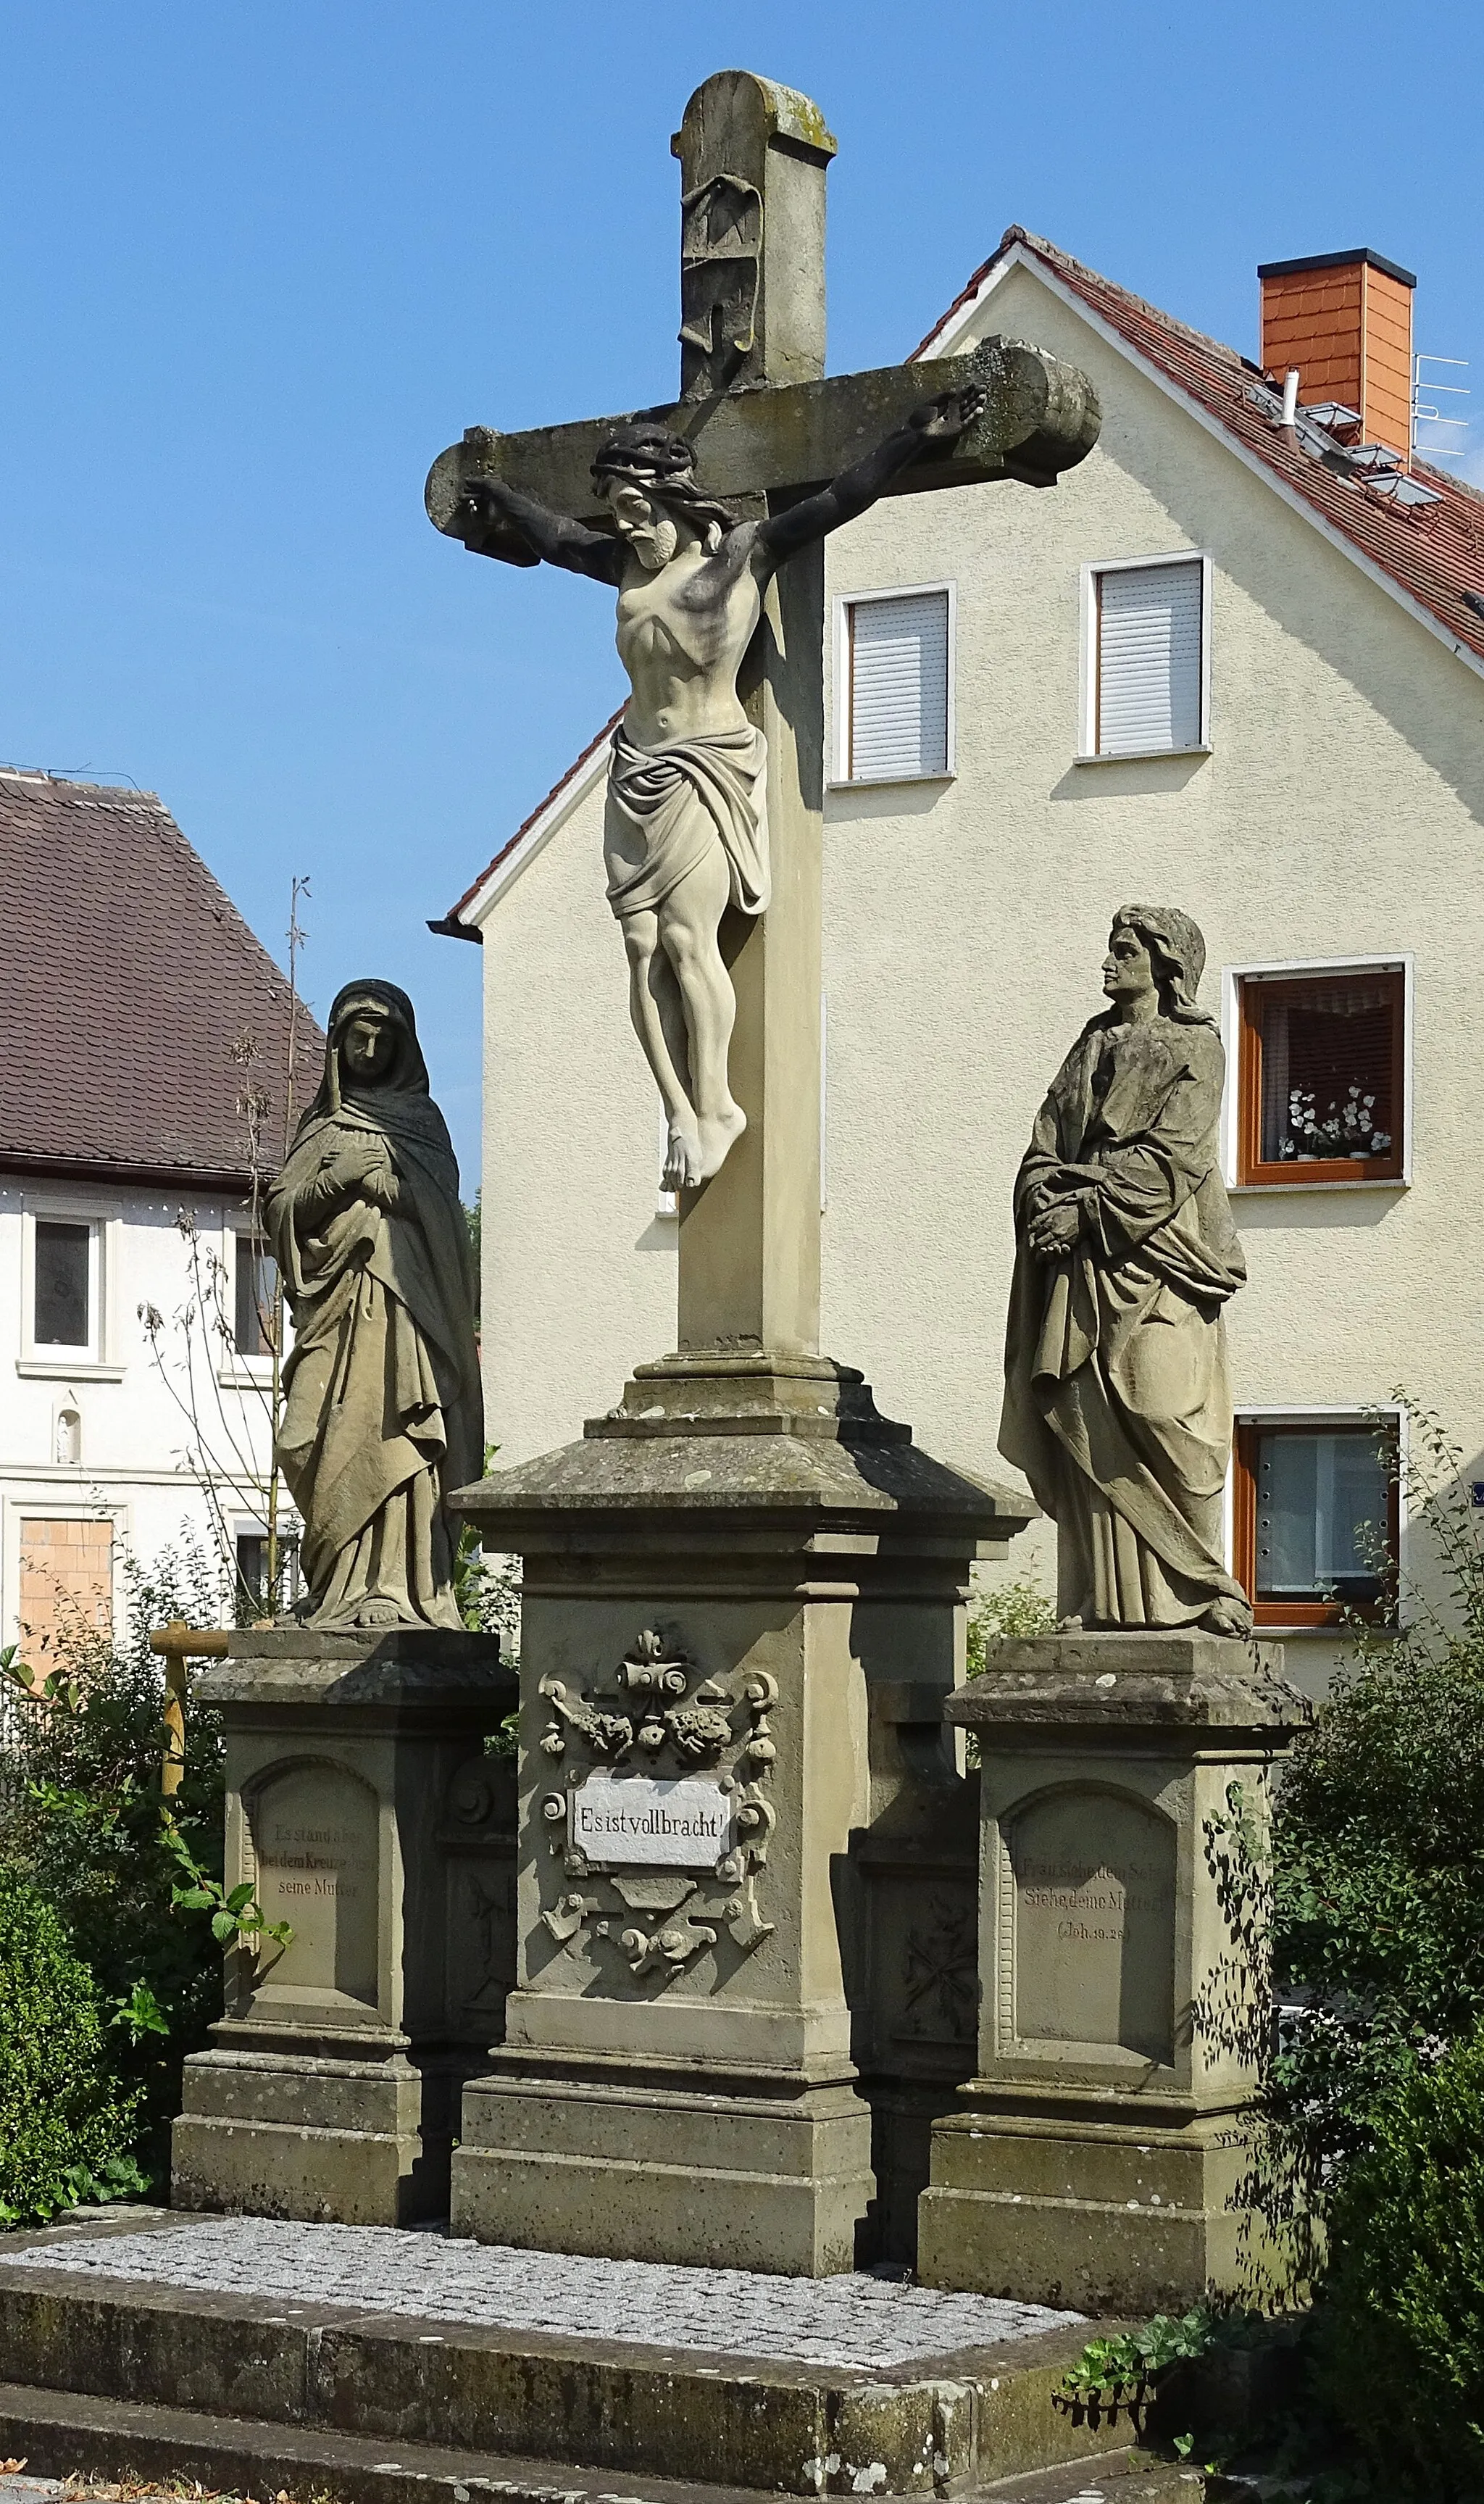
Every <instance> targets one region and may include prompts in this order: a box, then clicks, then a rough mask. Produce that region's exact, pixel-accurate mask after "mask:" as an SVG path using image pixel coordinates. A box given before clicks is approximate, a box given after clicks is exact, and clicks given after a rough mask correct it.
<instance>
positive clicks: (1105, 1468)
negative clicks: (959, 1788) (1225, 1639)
mask: <svg viewBox="0 0 1484 2504" xmlns="http://www.w3.org/2000/svg"><path fill="white" fill-rule="evenodd" d="M1224 1070H1225V1056H1224V1054H1223V1051H1222V1046H1221V1040H1220V1037H1219V1036H1218V1034H1217V1032H1216V1029H1215V1027H1214V1026H1212V1024H1211V1023H1210V1021H1209V1020H1208V1019H1206V1018H1204V1017H1202V1016H1201V1015H1200V1014H1199V1012H1196V1011H1190V1012H1188V1013H1187V1014H1186V1015H1185V1016H1183V1017H1168V1016H1164V1017H1159V1018H1156V1019H1155V1020H1154V1021H1152V1022H1151V1023H1150V1024H1148V1025H1129V1026H1123V1025H1120V1024H1118V1023H1117V1022H1116V1020H1115V1018H1114V1016H1113V1014H1112V1013H1111V1012H1109V1013H1108V1014H1106V1015H1104V1016H1101V1017H1097V1018H1094V1019H1093V1020H1092V1021H1091V1023H1090V1025H1088V1026H1087V1027H1086V1028H1085V1030H1084V1032H1083V1033H1082V1035H1081V1036H1080V1037H1079V1038H1078V1041H1077V1042H1076V1043H1075V1044H1074V1046H1073V1048H1072V1050H1071V1051H1070V1053H1068V1055H1067V1058H1066V1060H1065V1061H1063V1063H1062V1065H1061V1068H1060V1069H1059V1070H1058V1072H1057V1074H1056V1077H1055V1078H1054V1079H1053V1083H1052V1088H1051V1092H1050V1094H1049V1095H1048V1096H1047V1098H1046V1101H1045V1103H1044V1104H1043V1105H1042V1107H1041V1110H1040V1112H1039V1113H1038V1115H1037V1117H1036V1123H1035V1129H1034V1131H1033V1133H1032V1137H1031V1144H1030V1147H1029V1149H1028V1150H1027V1152H1026V1155H1025V1158H1024V1160H1023V1162H1022V1164H1021V1166H1020V1171H1019V1175H1018V1180H1017V1183H1016V1195H1015V1211H1016V1235H1017V1251H1016V1269H1015V1280H1014V1285H1013V1287H1012V1291H1011V1306H1010V1319H1009V1326H1008V1330H1007V1334H1006V1342H1005V1376H1006V1382H1005V1408H1004V1415H1003V1419H1002V1422H1001V1426H1000V1449H1001V1451H1002V1452H1003V1453H1004V1454H1005V1457H1006V1459H1007V1460H1010V1461H1013V1462H1014V1463H1015V1464H1016V1465H1017V1466H1018V1468H1019V1469H1021V1470H1023V1471H1024V1473H1025V1476H1026V1477H1027V1478H1028V1479H1029V1480H1030V1484H1031V1489H1032V1491H1033V1493H1034V1495H1035V1497H1036V1500H1037V1502H1038V1503H1039V1504H1041V1505H1042V1506H1043V1507H1044V1508H1045V1510H1046V1511H1047V1512H1048V1513H1051V1514H1052V1515H1053V1518H1054V1520H1055V1522H1056V1525H1057V1532H1058V1585H1059V1603H1060V1608H1061V1611H1062V1613H1063V1614H1064V1615H1067V1616H1078V1617H1082V1618H1083V1620H1084V1622H1085V1623H1086V1624H1087V1625H1101V1626H1142V1625H1148V1626H1181V1625H1189V1624H1191V1623H1193V1622H1195V1621H1196V1620H1197V1619H1198V1618H1199V1617H1202V1616H1203V1614H1204V1612H1205V1611H1206V1610H1207V1609H1208V1608H1209V1607H1210V1606H1211V1605H1212V1603H1213V1601H1215V1600H1217V1599H1218V1598H1220V1597H1223V1596H1225V1597H1227V1598H1231V1599H1235V1600H1238V1601H1242V1600H1243V1599H1244V1594H1243V1593H1242V1591H1241V1589H1240V1586H1239V1585H1238V1584H1237V1583H1236V1582H1233V1580H1232V1578H1231V1577H1230V1575H1229V1574H1228V1573H1227V1572H1226V1570H1225V1566H1224V1564H1223V1562H1222V1553H1223V1496H1224V1489H1225V1476H1226V1467H1227V1462H1228V1459H1229V1456H1230V1451H1231V1386H1230V1376H1229V1373H1228V1369H1227V1361H1226V1343H1225V1326H1224V1322H1223V1317H1222V1309H1223V1306H1224V1305H1225V1302H1226V1299H1227V1298H1228V1296H1230V1295H1231V1294H1232V1293H1233V1291H1234V1290H1235V1289H1236V1288H1237V1287H1239V1286H1240V1285H1241V1284H1242V1282H1243V1280H1244V1278H1245V1276H1246V1269H1245V1265H1244V1263H1243V1260H1242V1252H1241V1246H1240V1244H1239V1242H1238V1240H1237V1235H1236V1229H1235V1227H1234V1225H1233V1223H1232V1218H1231V1210H1230V1205H1229V1203H1228V1201H1227V1198H1226V1192H1225V1185H1224V1183H1223V1181H1222V1176H1221V1170H1220V1165H1219V1162H1218V1130H1219V1123H1220V1115H1221V1101H1222V1081H1223V1076H1224ZM1068 1198H1078V1199H1080V1200H1081V1201H1082V1203H1083V1207H1084V1210H1085V1214H1084V1219H1083V1232H1082V1234H1081V1235H1080V1236H1079V1238H1078V1240H1077V1242H1076V1243H1075V1244H1074V1245H1073V1246H1072V1248H1071V1250H1070V1252H1069V1253H1066V1254H1064V1255H1063V1256H1062V1257H1060V1258H1059V1259H1056V1260H1053V1261H1041V1260H1038V1259H1036V1258H1035V1257H1034V1255H1033V1254H1032V1253H1031V1251H1030V1248H1029V1245H1028V1243H1027V1241H1026V1228H1027V1224H1028V1222H1029V1220H1030V1218H1031V1217H1032V1216H1033V1215H1035V1214H1036V1213H1038V1212H1039V1211H1040V1210H1042V1209H1044V1208H1046V1207H1049V1206H1051V1205H1053V1204H1055V1203H1056V1202H1058V1201H1062V1200H1066V1199H1068Z"/></svg>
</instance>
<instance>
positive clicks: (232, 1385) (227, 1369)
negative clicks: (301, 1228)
mask: <svg viewBox="0 0 1484 2504" xmlns="http://www.w3.org/2000/svg"><path fill="white" fill-rule="evenodd" d="M252 1232H253V1228H252V1223H251V1221H250V1220H249V1219H247V1218H240V1217H228V1218H225V1219H224V1221H223V1226H222V1251H223V1261H222V1267H223V1269H224V1271H225V1273H226V1297H227V1304H226V1318H227V1323H228V1326H229V1328H230V1330H231V1334H232V1337H231V1343H230V1345H228V1344H227V1343H226V1342H225V1341H223V1342H222V1343H221V1349H220V1354H219V1356H218V1359H217V1380H218V1381H219V1382H220V1383H221V1384H222V1386H223V1388H224V1390H235V1391H245V1390H248V1389H250V1388H251V1389H253V1390H257V1389H259V1387H261V1386H263V1385H265V1384H270V1383H271V1382H272V1379H273V1357H272V1352H271V1350H270V1351H269V1353H268V1354H267V1355H266V1356H244V1355H243V1353H242V1351H241V1349H240V1348H239V1347H238V1345H237V1256H238V1253H239V1251H240V1249H241V1247H242V1243H243V1241H244V1238H246V1237H250V1236H251V1235H252ZM263 1239H264V1242H265V1243H266V1237H264V1238H263ZM272 1257H274V1258H276V1255H274V1256H272ZM284 1337H285V1339H286V1340H287V1339H288V1337H289V1312H288V1305H287V1304H285V1306H284ZM283 1352H284V1354H285V1356H287V1355H288V1353H289V1350H288V1347H287V1346H286V1347H285V1348H284V1351H283Z"/></svg>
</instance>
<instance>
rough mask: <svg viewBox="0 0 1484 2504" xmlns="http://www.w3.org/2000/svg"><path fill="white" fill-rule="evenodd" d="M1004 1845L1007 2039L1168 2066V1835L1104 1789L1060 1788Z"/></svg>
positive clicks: (1171, 1846)
mask: <svg viewBox="0 0 1484 2504" xmlns="http://www.w3.org/2000/svg"><path fill="white" fill-rule="evenodd" d="M1005 1841H1006V1848H1007V1853H1008V1859H1009V1864H1010V1866H1009V1872H1008V1878H1009V1886H1010V1890H1011V1901H1010V1905H1009V1907H1008V1909H1009V1910H1010V1911H1011V1914H1012V1925H1013V1937H1012V1939H1011V1940H1010V1941H1008V1942H1007V1945H1008V1947H1009V1950H1010V1957H1011V1960H1012V1967H1013V1975H1014V1997H1015V2013H1014V2033H1015V2034H1016V2035H1017V2036H1018V2038H1019V2040H1020V2041H1021V2042H1022V2043H1024V2044H1027V2045H1029V2044H1034V2043H1066V2044H1088V2045H1091V2044H1106V2045H1108V2046H1110V2047H1117V2048H1119V2049H1121V2050H1122V2051H1124V2052H1132V2053H1135V2054H1137V2055H1138V2056H1139V2057H1140V2058H1141V2059H1143V2060H1146V2061H1160V2062H1169V2061H1171V2060H1173V2058H1174V2031H1175V1834H1174V1828H1173V1827H1172V1826H1170V1825H1169V1824H1168V1822H1167V1821H1166V1820H1165V1819H1164V1818H1162V1817H1159V1816H1157V1815H1156V1812H1155V1811H1154V1810H1152V1809H1149V1808H1146V1807H1145V1806H1144V1805H1143V1804H1142V1802H1140V1801H1138V1800H1134V1799H1129V1798H1126V1797H1120V1796H1119V1795H1118V1794H1117V1793H1115V1792H1112V1791H1091V1790H1087V1791H1059V1792H1057V1793H1055V1794H1054V1795H1053V1797H1052V1798H1050V1799H1043V1800H1038V1801H1037V1802H1035V1803H1034V1805H1033V1806H1031V1807H1030V1808H1027V1809H1025V1810H1024V1811H1023V1812H1022V1813H1021V1815H1020V1816H1019V1817H1018V1818H1017V1819H1016V1820H1015V1822H1014V1824H1013V1825H1012V1826H1011V1827H1010V1828H1009V1830H1008V1832H1007V1834H1006V1838H1005Z"/></svg>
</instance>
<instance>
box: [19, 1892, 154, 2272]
mask: <svg viewBox="0 0 1484 2504" xmlns="http://www.w3.org/2000/svg"><path fill="white" fill-rule="evenodd" d="M142 2094H143V2089H142V2087H141V2086H139V2085H138V2084H137V2083H135V2084H129V2083H127V2082H125V2081H124V2080H122V2079H121V2078H120V2077H118V2076H117V2075H116V2074H115V2072H114V2069H113V2068H112V2041H111V2035H110V2029H109V2024H108V2015H107V2011H106V2009H105V2006H104V2004H103V1999H102V1995H101V1993H100V1991H99V1989H98V1986H97V1983H96V1982H95V1981H94V1979H93V1976H92V1975H91V1974H90V1973H89V1971H88V1969H87V1967H86V1965H84V1963H83V1962H82V1960H81V1958H80V1957H78V1956H76V1955H74V1953H73V1951H72V1949H71V1947H70V1946H69V1944H68V1940H67V1933H66V1930H64V1928H63V1926H62V1924H61V1922H60V1921H59V1920H58V1918H57V1916H56V1914H55V1913H54V1912H53V1911H52V1906H51V1905H50V1904H49V1903H48V1902H47V1901H46V1899H45V1897H44V1896H42V1895H39V1894H38V1892H37V1890H36V1889H35V1888H34V1887H31V1886H28V1885H27V1883H26V1881H25V1880H24V1879H23V1878H21V1877H19V1876H18V1875H17V1872H16V1871H15V1870H8V1869H4V1868H0V2218H3V2219H4V2220H5V2221H6V2222H7V2223H9V2224H15V2223H17V2222H22V2223H23V2222H26V2221H28V2220H31V2219H36V2218H42V2219H45V2218H47V2217H52V2216H54V2215H55V2214H56V2212H57V2210H58V2209H59V2208H69V2207H71V2206H72V2204H73V2203H74V2202H75V2201H79V2200H100V2199H101V2200H107V2199H119V2198H121V2197H124V2196H126V2195H127V2194H128V2193H130V2192H133V2191H142V2190H144V2189H145V2188H146V2187H147V2186H146V2183H145V2178H144V2176H143V2174H141V2173H140V2172H139V2170H138V2167H137V2166H136V2165H134V2164H133V2162H132V2161H131V2159H130V2158H129V2156H128V2154H127V2150H128V2147H129V2144H130V2142H131V2140H132V2138H133V2136H134V2130H135V2113H136V2107H137V2105H138V2104H139V2101H140V2098H141V2096H142Z"/></svg>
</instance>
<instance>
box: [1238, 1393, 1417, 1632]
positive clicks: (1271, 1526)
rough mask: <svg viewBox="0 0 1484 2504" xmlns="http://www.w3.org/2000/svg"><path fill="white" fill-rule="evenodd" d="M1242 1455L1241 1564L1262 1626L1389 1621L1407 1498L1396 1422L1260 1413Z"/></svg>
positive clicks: (1244, 1433) (1248, 1427)
mask: <svg viewBox="0 0 1484 2504" xmlns="http://www.w3.org/2000/svg"><path fill="white" fill-rule="evenodd" d="M1234 1461H1235V1467H1234V1471H1233V1489H1232V1495H1233V1502H1232V1532H1233V1538H1232V1548H1233V1571H1234V1573H1235V1575H1236V1579H1237V1581H1238V1582H1240V1583H1241V1585H1242V1588H1243V1590H1244V1591H1245V1592H1246V1593H1247V1596H1248V1598H1249V1599H1250V1600H1251V1602H1252V1609H1253V1616H1254V1617H1255V1618H1256V1620H1257V1623H1258V1624H1259V1626H1337V1625H1341V1624H1343V1622H1344V1620H1345V1618H1346V1617H1347V1616H1351V1615H1354V1616H1356V1617H1367V1618H1369V1619H1370V1620H1371V1621H1372V1622H1373V1623H1389V1622H1390V1620H1391V1618H1392V1617H1393V1616H1394V1614H1395V1609H1396V1587H1397V1563H1398V1528H1399V1506H1398V1488H1397V1459H1396V1443H1395V1439H1394V1438H1393V1437H1392V1436H1390V1435H1389V1434H1388V1433H1387V1431H1386V1429H1385V1428H1384V1427H1378V1426H1377V1425H1376V1423H1375V1421H1374V1420H1365V1421H1360V1420H1358V1421H1357V1423H1356V1424H1355V1425H1353V1426H1352V1425H1335V1426H1329V1425H1319V1424H1312V1425H1305V1424H1300V1423H1298V1422H1296V1421H1295V1422H1294V1424H1293V1425H1287V1424H1282V1423H1274V1424H1270V1423H1268V1421H1267V1420H1266V1419H1261V1420H1258V1419H1253V1420H1249V1421H1248V1422H1246V1423H1243V1424H1239V1425H1238V1427H1237V1431H1236V1443H1235V1452H1234Z"/></svg>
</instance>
